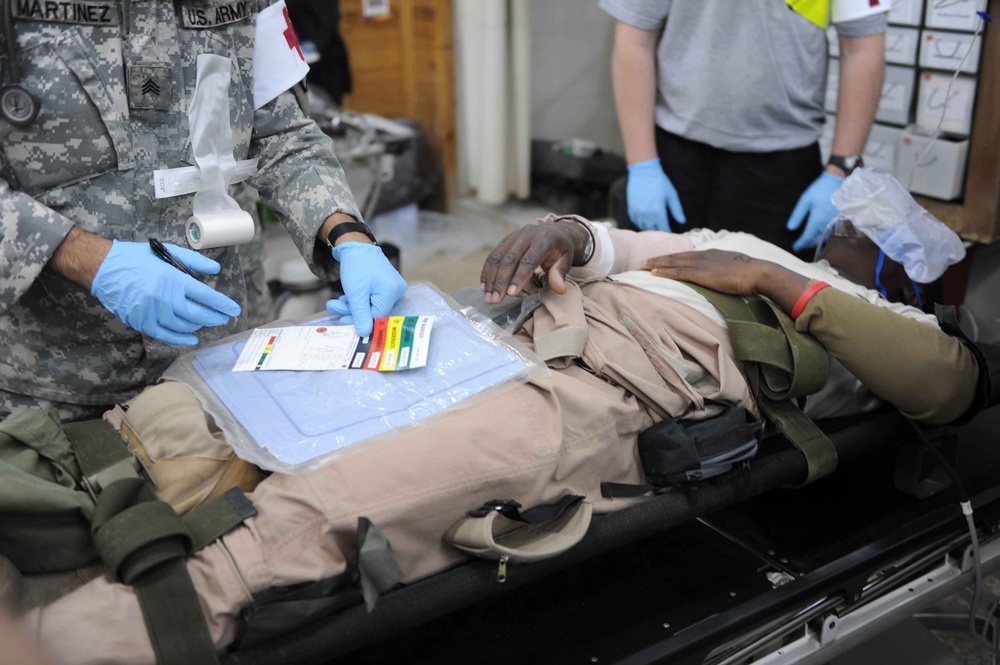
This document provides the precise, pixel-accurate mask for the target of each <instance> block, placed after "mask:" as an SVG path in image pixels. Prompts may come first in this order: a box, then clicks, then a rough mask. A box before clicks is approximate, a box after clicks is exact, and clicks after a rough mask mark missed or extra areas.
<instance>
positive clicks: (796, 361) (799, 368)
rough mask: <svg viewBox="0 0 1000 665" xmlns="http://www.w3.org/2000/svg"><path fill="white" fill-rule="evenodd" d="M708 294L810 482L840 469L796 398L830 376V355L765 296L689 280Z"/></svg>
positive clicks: (830, 447)
mask: <svg viewBox="0 0 1000 665" xmlns="http://www.w3.org/2000/svg"><path fill="white" fill-rule="evenodd" d="M685 283H686V284H687V285H688V286H690V287H691V288H693V289H694V290H695V291H697V292H698V293H700V294H701V295H703V296H705V298H706V299H707V300H708V301H709V302H710V303H712V305H714V306H715V307H716V309H718V310H719V311H720V312H722V315H723V316H724V317H725V318H726V323H727V324H728V325H729V336H730V338H731V339H732V342H733V351H734V353H735V356H736V359H737V360H740V361H742V362H744V363H746V364H747V382H748V383H749V384H750V389H751V391H752V392H753V394H754V397H755V398H756V399H757V404H758V405H759V406H760V408H761V411H763V412H764V414H765V415H766V416H767V417H768V418H769V419H770V420H771V422H773V423H774V424H775V425H776V426H777V427H778V429H780V430H781V432H782V434H784V435H785V437H786V438H787V439H788V440H789V441H791V442H792V445H794V446H795V447H796V448H797V449H798V450H799V451H800V452H801V453H802V454H803V455H805V458H806V463H807V467H808V473H807V475H806V480H805V482H804V483H803V484H808V483H811V482H812V481H814V480H816V479H817V478H822V477H823V476H825V475H827V474H829V473H832V472H833V470H834V469H836V468H837V449H836V448H835V447H834V445H833V443H832V442H831V441H830V439H829V438H828V437H827V436H826V434H824V433H823V432H822V430H820V429H819V428H818V427H817V426H816V423H814V422H813V421H812V420H810V419H809V418H808V417H807V416H806V415H805V414H804V413H802V410H801V409H799V408H798V406H796V405H795V403H794V402H792V401H791V400H794V399H797V398H799V397H804V396H806V395H809V394H812V393H814V392H816V391H817V390H819V389H820V388H822V387H823V386H824V385H825V384H826V381H827V379H828V378H829V362H830V361H829V357H828V355H827V353H826V350H825V349H824V348H823V346H822V345H821V344H820V343H819V342H817V341H816V339H815V338H813V337H812V336H811V335H806V334H803V333H800V332H799V331H797V330H796V329H795V324H794V322H792V320H791V318H790V317H789V316H788V315H787V314H785V313H784V312H783V311H781V309H779V308H778V307H776V306H775V305H774V304H772V303H771V302H769V301H767V300H763V299H761V298H756V299H754V300H752V301H751V302H749V303H748V302H746V301H744V300H743V298H741V297H738V296H731V295H728V294H724V293H719V292H718V291H713V290H711V289H706V288H704V287H702V286H700V285H697V284H691V283H690V282H685Z"/></svg>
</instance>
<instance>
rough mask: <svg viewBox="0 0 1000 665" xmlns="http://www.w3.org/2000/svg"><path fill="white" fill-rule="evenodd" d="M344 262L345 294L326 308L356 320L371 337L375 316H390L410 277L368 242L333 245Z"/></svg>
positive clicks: (344, 319)
mask: <svg viewBox="0 0 1000 665" xmlns="http://www.w3.org/2000/svg"><path fill="white" fill-rule="evenodd" d="M333 258H334V259H336V260H337V261H338V262H339V263H340V285H341V286H342V287H343V288H344V295H342V296H340V297H339V298H337V299H336V300H330V301H329V302H327V303H326V309H327V311H328V312H330V313H331V314H333V315H334V316H339V317H341V319H340V322H341V323H344V324H349V323H353V324H354V328H355V329H356V330H357V331H358V335H360V336H361V337H368V336H369V335H371V334H372V329H373V328H374V327H375V319H377V318H378V317H380V316H389V311H390V310H391V309H392V306H393V305H395V304H396V301H397V300H399V299H400V298H402V297H403V294H404V293H406V280H405V279H403V278H402V277H401V276H400V274H399V273H398V272H396V269H395V268H393V267H392V264H391V263H389V259H387V258H385V254H383V253H382V248H381V247H378V246H377V245H369V244H368V243H364V242H345V243H341V244H339V245H337V246H336V247H334V248H333Z"/></svg>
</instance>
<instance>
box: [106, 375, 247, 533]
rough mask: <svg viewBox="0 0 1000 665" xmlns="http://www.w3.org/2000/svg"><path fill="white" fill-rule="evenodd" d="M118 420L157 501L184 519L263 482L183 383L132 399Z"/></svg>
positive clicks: (113, 418)
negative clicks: (231, 492)
mask: <svg viewBox="0 0 1000 665" xmlns="http://www.w3.org/2000/svg"><path fill="white" fill-rule="evenodd" d="M118 416H119V417H118V418H115V417H113V416H112V417H109V416H106V418H107V419H108V420H111V421H112V422H114V420H119V419H120V420H122V422H121V435H122V439H124V441H125V444H126V445H127V446H128V449H129V450H130V451H131V452H133V453H135V454H136V455H138V456H139V459H140V460H141V461H142V463H143V465H145V467H146V469H147V471H148V472H149V475H150V477H151V479H152V480H153V482H154V483H155V484H156V496H157V497H158V498H159V499H161V500H163V501H166V502H167V503H169V504H170V505H171V506H173V508H174V510H176V511H177V514H178V515H183V514H185V513H186V512H188V511H189V510H191V509H192V508H195V507H197V506H200V505H201V504H202V503H204V502H205V501H208V500H209V499H211V498H213V497H215V496H218V495H219V494H222V493H223V492H225V491H226V490H228V489H231V488H233V487H239V488H240V489H242V490H243V491H244V492H252V491H253V489H254V488H255V487H256V486H257V484H258V483H259V482H260V481H261V480H263V479H264V474H263V473H262V472H261V471H260V469H258V468H257V467H256V466H254V465H253V464H250V463H249V462H244V461H243V460H241V459H240V458H238V457H236V455H235V453H234V452H233V449H232V447H231V446H230V445H229V444H227V443H226V441H225V438H224V437H223V434H222V432H221V431H220V430H219V429H218V428H217V427H216V426H215V423H214V422H213V421H212V417H211V416H210V415H208V414H207V413H206V412H205V411H204V410H203V409H202V407H201V403H200V402H199V401H198V398H197V397H195V395H194V393H192V392H191V389H190V388H189V387H188V386H187V385H185V384H183V383H173V382H170V383H161V384H159V385H156V386H153V387H151V388H147V389H146V390H144V391H143V392H142V393H140V394H139V395H137V396H136V397H135V398H133V399H132V400H131V401H130V402H129V403H128V404H127V409H125V410H124V412H123V413H120V414H118Z"/></svg>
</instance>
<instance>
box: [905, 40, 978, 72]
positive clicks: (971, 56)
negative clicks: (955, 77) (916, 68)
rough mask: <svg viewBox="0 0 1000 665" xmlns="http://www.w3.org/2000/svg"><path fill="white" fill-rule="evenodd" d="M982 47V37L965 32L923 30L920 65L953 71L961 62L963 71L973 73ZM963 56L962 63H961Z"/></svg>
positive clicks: (976, 67) (976, 69)
mask: <svg viewBox="0 0 1000 665" xmlns="http://www.w3.org/2000/svg"><path fill="white" fill-rule="evenodd" d="M970 48H971V49H972V50H971V51H970V50H969V49H970ZM982 48H983V38H982V37H979V36H975V35H970V34H968V33H966V32H942V31H940V30H924V34H923V37H921V39H920V66H921V67H930V68H931V69H943V70H945V71H947V72H951V73H954V72H955V70H956V69H958V66H959V65H960V64H961V65H962V71H963V72H965V73H966V74H975V73H976V72H977V71H979V55H980V52H981V51H982ZM966 53H968V56H966ZM963 58H964V59H965V63H964V64H962V59H963Z"/></svg>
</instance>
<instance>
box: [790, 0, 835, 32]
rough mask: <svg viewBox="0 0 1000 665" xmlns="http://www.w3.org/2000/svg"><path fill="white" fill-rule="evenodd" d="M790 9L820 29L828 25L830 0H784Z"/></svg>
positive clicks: (824, 28)
mask: <svg viewBox="0 0 1000 665" xmlns="http://www.w3.org/2000/svg"><path fill="white" fill-rule="evenodd" d="M785 2H787V3H788V6H789V7H791V8H792V11H794V12H795V13H797V14H799V15H800V16H802V17H803V18H805V19H806V20H807V21H809V22H810V23H813V24H815V25H816V26H818V27H819V28H820V30H826V28H827V26H829V25H830V0H785Z"/></svg>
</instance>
